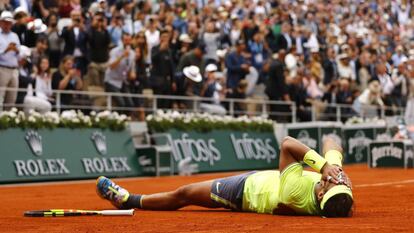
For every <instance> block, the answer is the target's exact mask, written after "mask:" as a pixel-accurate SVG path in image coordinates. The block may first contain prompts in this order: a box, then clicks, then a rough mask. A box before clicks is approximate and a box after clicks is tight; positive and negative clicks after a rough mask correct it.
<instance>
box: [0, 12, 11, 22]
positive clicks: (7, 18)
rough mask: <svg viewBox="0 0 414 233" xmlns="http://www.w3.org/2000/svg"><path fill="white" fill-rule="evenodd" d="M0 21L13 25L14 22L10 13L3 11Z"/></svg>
mask: <svg viewBox="0 0 414 233" xmlns="http://www.w3.org/2000/svg"><path fill="white" fill-rule="evenodd" d="M0 20H1V21H8V22H12V23H13V22H14V19H13V14H12V13H11V12H10V11H3V12H1V15H0Z"/></svg>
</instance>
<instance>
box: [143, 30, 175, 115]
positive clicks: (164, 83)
mask: <svg viewBox="0 0 414 233" xmlns="http://www.w3.org/2000/svg"><path fill="white" fill-rule="evenodd" d="M147 39H148V37H147ZM151 64H152V69H151V77H150V84H151V86H152V89H153V92H154V94H157V95H171V94H172V93H173V92H175V91H176V90H177V84H176V83H175V81H174V73H175V71H174V64H173V57H172V52H171V49H170V34H169V33H168V31H161V32H160V43H159V45H157V46H155V47H154V48H153V49H152V52H151ZM158 107H161V108H168V107H170V101H169V100H165V99H160V100H159V103H158Z"/></svg>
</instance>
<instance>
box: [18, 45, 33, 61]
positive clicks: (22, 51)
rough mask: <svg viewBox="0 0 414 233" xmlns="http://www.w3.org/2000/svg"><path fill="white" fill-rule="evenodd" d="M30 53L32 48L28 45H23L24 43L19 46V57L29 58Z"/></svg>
mask: <svg viewBox="0 0 414 233" xmlns="http://www.w3.org/2000/svg"><path fill="white" fill-rule="evenodd" d="M31 55H32V50H31V49H30V48H29V47H27V46H24V45H21V46H20V47H19V57H20V58H21V59H27V60H30V56H31Z"/></svg>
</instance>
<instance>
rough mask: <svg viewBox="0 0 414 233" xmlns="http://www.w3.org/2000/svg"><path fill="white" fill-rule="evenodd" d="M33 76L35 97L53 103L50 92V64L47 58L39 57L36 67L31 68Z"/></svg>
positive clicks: (51, 92)
mask: <svg viewBox="0 0 414 233" xmlns="http://www.w3.org/2000/svg"><path fill="white" fill-rule="evenodd" d="M33 75H34V77H35V80H36V85H35V90H36V96H37V97H39V98H41V99H43V100H46V101H48V102H49V103H54V102H55V100H54V98H53V90H52V73H51V71H50V64H49V58H48V57H41V58H40V59H39V61H38V63H37V65H36V66H35V67H34V68H33Z"/></svg>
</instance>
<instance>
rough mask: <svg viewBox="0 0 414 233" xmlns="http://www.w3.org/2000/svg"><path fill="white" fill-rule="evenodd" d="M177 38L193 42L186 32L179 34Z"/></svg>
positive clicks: (184, 41) (181, 40) (185, 41)
mask: <svg viewBox="0 0 414 233" xmlns="http://www.w3.org/2000/svg"><path fill="white" fill-rule="evenodd" d="M178 39H179V41H180V42H183V43H193V39H191V37H190V36H189V35H188V34H181V35H180V37H179V38H178Z"/></svg>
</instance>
